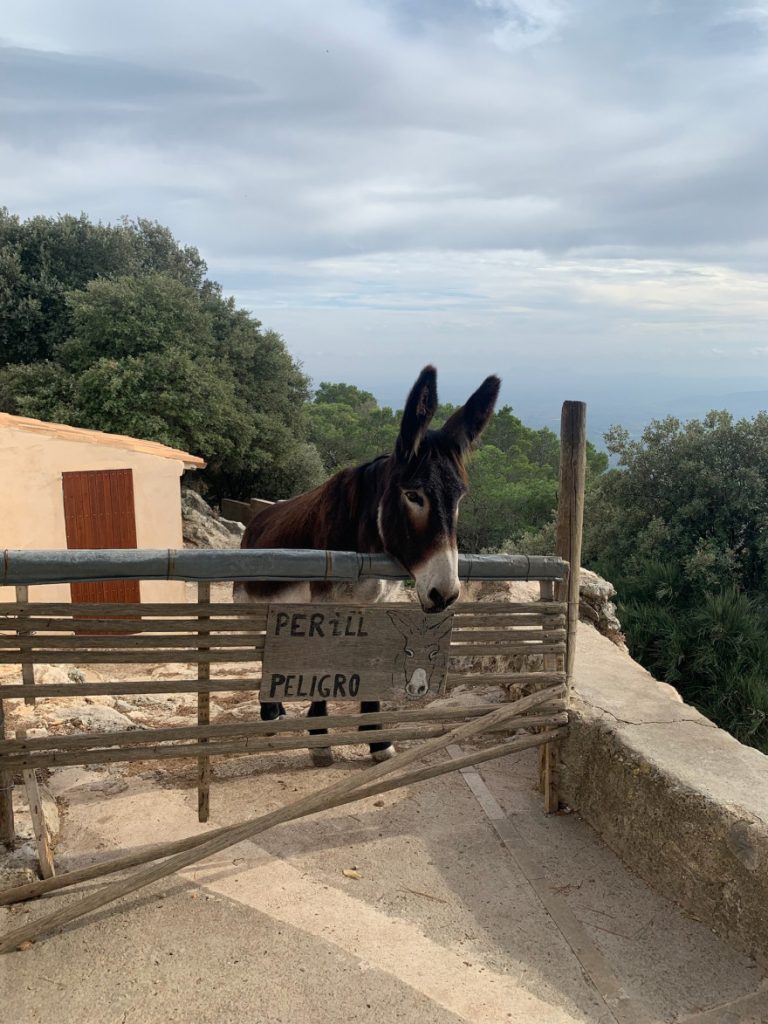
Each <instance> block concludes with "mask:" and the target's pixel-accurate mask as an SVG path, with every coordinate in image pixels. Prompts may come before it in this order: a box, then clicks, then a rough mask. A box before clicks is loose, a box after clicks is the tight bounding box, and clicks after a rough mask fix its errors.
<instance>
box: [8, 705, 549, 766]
mask: <svg viewBox="0 0 768 1024" xmlns="http://www.w3.org/2000/svg"><path fill="white" fill-rule="evenodd" d="M498 709H499V705H498V704H482V705H477V706H475V707H472V708H443V709H442V710H439V709H437V708H422V709H420V710H418V711H378V712H372V713H370V714H361V713H360V712H358V713H356V714H353V715H322V716H318V717H316V718H307V717H303V716H302V717H301V718H290V719H281V720H280V721H278V722H261V721H248V722H234V723H233V722H227V723H225V724H222V725H202V726H200V725H194V726H173V727H172V728H168V729H131V730H127V731H124V732H110V733H101V734H98V735H94V734H93V733H89V734H88V735H76V736H35V737H33V738H25V739H17V740H5V741H2V742H0V758H1V757H3V756H5V755H7V754H8V755H9V754H20V753H28V752H33V751H38V750H92V749H93V748H94V747H99V748H102V747H116V746H125V745H132V746H140V745H141V744H142V743H149V744H154V743H160V742H177V741H179V740H191V739H201V738H209V739H216V738H217V737H231V736H270V735H273V734H284V733H291V732H298V733H307V732H309V730H310V729H354V728H357V727H359V726H361V725H398V726H400V725H413V724H414V723H436V722H461V721H465V720H467V719H472V718H479V717H480V716H481V715H486V714H489V713H490V712H491V711H498ZM555 718H557V722H556V724H563V722H565V721H566V719H567V716H566V715H565V712H564V710H563V709H561V708H558V707H556V706H554V707H553V706H551V705H549V706H548V707H547V708H535V709H533V710H532V711H531V712H530V713H529V714H527V715H520V716H518V717H516V718H512V719H509V720H508V721H507V722H504V723H503V725H502V726H501V727H500V728H501V729H507V728H509V727H514V728H518V727H522V728H526V729H527V728H533V727H535V726H540V725H547V724H550V723H552V722H553V721H554V720H555ZM332 735H335V734H332Z"/></svg>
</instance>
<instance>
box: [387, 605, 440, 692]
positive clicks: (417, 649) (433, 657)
mask: <svg viewBox="0 0 768 1024" xmlns="http://www.w3.org/2000/svg"><path fill="white" fill-rule="evenodd" d="M387 615H388V616H389V619H390V622H391V623H392V625H393V626H394V627H395V629H396V630H397V631H398V633H399V634H400V636H401V637H402V638H403V641H404V642H403V645H402V647H401V648H400V650H399V651H398V654H397V657H396V658H395V666H394V676H395V679H396V683H397V684H400V677H401V676H402V677H403V685H404V687H405V695H406V697H408V698H409V699H410V700H419V699H421V698H422V697H426V696H427V694H428V693H429V692H430V690H431V689H432V679H433V677H434V675H435V672H436V671H437V673H438V678H440V677H441V675H442V674H443V673H444V672H445V667H446V663H447V660H448V650H447V648H446V647H445V646H444V645H443V644H441V641H442V640H444V639H445V637H447V636H448V634H449V633H450V632H451V624H452V623H451V620H452V618H453V616H452V614H451V613H449V614H448V615H446V616H443V618H442V619H438V620H437V621H435V620H434V619H429V620H428V621H421V622H413V621H411V620H410V619H408V618H407V617H406V616H405V615H401V614H400V613H399V612H396V611H390V612H387Z"/></svg>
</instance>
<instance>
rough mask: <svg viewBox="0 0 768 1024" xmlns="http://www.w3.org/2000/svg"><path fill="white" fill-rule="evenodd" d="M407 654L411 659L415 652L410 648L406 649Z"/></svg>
mask: <svg viewBox="0 0 768 1024" xmlns="http://www.w3.org/2000/svg"><path fill="white" fill-rule="evenodd" d="M405 653H406V654H407V655H408V657H409V658H412V657H413V651H412V650H411V648H410V647H406V648H405Z"/></svg>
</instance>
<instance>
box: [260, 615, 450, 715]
mask: <svg viewBox="0 0 768 1024" xmlns="http://www.w3.org/2000/svg"><path fill="white" fill-rule="evenodd" d="M452 618H453V617H452V613H451V612H448V613H446V614H442V615H426V614H425V613H424V612H423V611H422V610H421V608H420V607H418V606H415V605H409V606H407V607H406V608H392V607H391V606H389V605H388V604H377V605H368V606H365V605H362V606H361V605H357V606H355V605H336V604H326V605H322V604H321V605H303V604H272V605H270V609H269V619H268V622H267V631H266V638H265V644H264V663H263V666H262V686H261V697H262V699H263V700H268V701H281V702H285V701H296V700H308V699H310V700H328V699H331V700H355V701H362V700H408V699H417V698H421V697H424V696H426V694H427V693H430V694H431V695H433V696H435V695H437V694H439V693H441V692H442V690H443V689H444V684H445V675H446V666H447V659H448V655H449V645H450V637H451V625H452Z"/></svg>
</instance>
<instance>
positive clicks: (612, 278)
mask: <svg viewBox="0 0 768 1024" xmlns="http://www.w3.org/2000/svg"><path fill="white" fill-rule="evenodd" d="M765 11H766V5H765V4H745V3H743V2H734V3H729V2H728V0H697V2H696V3H695V4H650V5H643V4H639V5H638V4H629V3H616V2H609V0H596V2H595V3H590V4H576V3H572V2H570V3H566V2H559V0H517V2H515V0H388V2H385V0H380V2H374V0H328V2H327V3H323V4H322V5H317V4H313V3H309V0H283V2H280V3H277V2H276V0H274V2H272V3H262V4H252V3H245V2H244V0H233V2H231V3H227V4H224V5H218V6H217V7H211V6H210V5H205V4H202V3H200V2H198V0H195V2H192V3H190V2H189V0H184V2H182V0H168V2H165V3H162V4H157V3H156V2H154V0H153V2H150V0H136V2H135V3H134V4H132V5H130V6H125V5H112V6H111V7H110V12H109V18H106V17H104V13H103V12H104V9H103V5H97V4H96V3H95V0H70V2H69V3H68V4H66V5H63V4H61V3H60V2H59V0H25V2H24V3H22V2H21V0H10V2H9V3H7V4H6V5H5V8H4V24H3V30H2V31H3V34H4V39H5V42H6V44H7V45H6V49H4V50H3V49H0V71H2V70H3V68H4V69H5V71H4V73H5V79H4V83H3V90H2V99H0V111H2V115H3V118H4V133H3V138H2V146H1V147H0V190H1V192H2V196H3V202H5V203H6V204H7V205H8V206H9V207H10V208H11V209H13V210H16V211H18V212H19V213H21V214H22V215H29V214H33V213H37V212H43V213H56V212H59V211H75V212H79V211H80V210H81V209H84V210H86V211H88V212H89V213H91V214H92V215H93V216H94V217H101V218H104V219H114V218H116V217H118V216H120V215H121V214H123V213H127V214H129V215H134V216H136V215H144V216H150V217H156V218H157V219H159V220H160V221H162V222H164V223H167V224H169V225H170V226H171V227H172V229H173V230H174V231H175V233H176V234H177V235H178V236H179V237H181V238H182V239H183V240H184V241H185V242H190V243H193V244H197V245H198V246H199V247H200V248H201V250H202V252H203V253H204V255H205V256H206V258H207V259H208V260H209V262H210V264H211V269H212V272H213V273H214V275H215V276H216V277H217V278H218V279H220V280H221V281H222V283H223V284H224V287H225V288H226V289H227V290H228V291H233V292H236V293H237V295H238V296H239V297H240V298H241V300H243V301H247V302H248V303H249V304H251V305H252V306H253V308H254V309H255V311H256V312H257V313H259V314H260V315H262V316H263V318H264V319H265V320H268V321H269V322H270V323H271V324H272V325H273V326H276V327H278V328H279V329H282V330H283V331H284V333H285V334H286V336H287V338H288V340H289V342H290V343H291V344H292V345H293V346H294V347H297V349H298V350H300V352H301V354H302V355H303V356H304V357H305V358H306V360H307V365H308V367H309V368H310V369H311V370H312V372H313V373H314V374H315V375H316V376H319V375H322V373H323V367H324V366H327V365H330V364H331V363H332V362H333V361H335V365H337V366H338V367H339V371H338V372H341V371H342V369H343V367H344V359H345V358H346V359H347V360H348V361H349V360H352V361H354V360H357V359H360V358H361V357H360V355H359V339H360V337H366V338H370V337H374V336H376V337H380V338H384V339H386V345H387V346H389V348H388V350H387V352H386V353H384V352H380V353H376V352H375V353H374V355H373V356H369V357H366V358H365V359H364V360H362V362H361V370H363V369H364V370H365V372H368V373H370V374H372V375H373V376H374V377H375V376H377V375H379V374H381V375H384V376H385V375H386V374H387V373H388V372H389V371H390V364H391V359H390V356H389V350H390V349H391V350H392V351H394V352H398V353H402V354H403V358H406V355H407V351H409V350H410V351H412V350H413V349H414V347H418V346H423V348H424V350H425V351H431V350H432V349H438V350H443V349H445V350H446V358H447V359H448V360H449V362H451V361H453V364H454V365H455V367H456V372H457V373H458V372H459V371H460V367H461V360H462V358H465V355H464V353H465V348H464V344H465V342H464V339H465V338H466V336H467V335H471V336H472V338H473V341H472V345H473V349H472V351H473V355H474V354H476V355H477V359H478V361H488V362H493V363H494V365H496V363H497V362H498V361H499V360H500V361H502V362H505V361H506V363H508V364H509V366H510V368H513V369H514V371H515V372H517V371H518V370H519V369H520V368H521V367H525V366H528V367H529V368H533V369H531V373H532V374H533V375H534V376H533V378H532V379H534V380H536V379H540V378H541V375H542V374H544V373H545V372H547V370H549V371H550V372H551V371H552V360H551V358H550V356H549V354H551V353H556V359H557V366H558V369H562V370H563V372H565V370H566V369H568V370H569V371H573V370H574V368H576V369H578V370H579V371H580V372H581V371H582V370H589V369H590V367H591V371H592V373H593V374H602V373H604V372H605V373H608V372H609V371H610V372H611V373H617V374H618V373H625V374H626V373H627V372H634V371H633V369H632V368H640V369H642V368H644V367H647V366H652V367H653V368H654V372H658V373H659V374H664V373H667V374H670V375H672V376H674V375H679V376H680V375H682V376H690V375H693V376H696V375H697V374H707V373H710V372H711V373H712V374H714V373H715V372H716V373H718V374H720V375H722V374H723V373H726V372H727V373H729V374H731V375H732V377H733V378H734V379H736V377H738V376H739V375H741V376H742V377H744V376H745V375H746V376H749V375H753V374H754V373H756V372H760V367H761V366H762V363H763V361H762V359H761V358H760V357H758V355H757V354H756V353H757V351H758V350H759V349H760V348H761V347H762V341H763V339H764V337H765V323H766V314H767V313H768V309H767V308H766V299H765V297H764V296H765V295H768V289H767V288H766V283H768V282H766V279H765V275H764V273H763V269H762V268H763V267H765V266H766V259H768V196H767V195H766V191H765V185H764V167H765V165H766V162H767V160H768V138H766V133H765V132H764V130H763V123H764V112H763V107H764V103H765V70H766V55H767V51H766V39H765V36H764V33H763V32H761V31H757V30H756V26H758V25H759V24H760V23H762V19H763V17H764V15H765ZM511 335H513V336H514V337H515V339H516V342H515V345H511V344H510V342H509V340H508V339H509V338H510V336H511ZM526 346H527V347H528V348H527V350H526ZM714 348H718V349H721V350H722V351H724V352H728V353H729V360H727V361H726V360H724V359H723V358H722V357H716V353H715V352H714ZM316 353H320V354H319V355H316ZM715 363H716V364H717V369H716V370H715V369H714V364H715ZM724 364H725V365H724ZM756 368H757V369H756ZM501 369H502V370H503V369H504V366H502V367H501Z"/></svg>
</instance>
